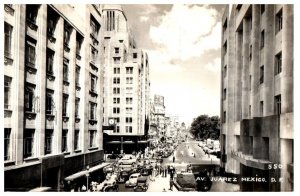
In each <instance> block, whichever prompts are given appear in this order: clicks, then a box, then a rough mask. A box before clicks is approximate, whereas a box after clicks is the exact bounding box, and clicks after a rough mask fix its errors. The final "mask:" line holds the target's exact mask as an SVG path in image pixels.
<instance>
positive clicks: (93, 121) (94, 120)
mask: <svg viewBox="0 0 300 196" xmlns="http://www.w3.org/2000/svg"><path fill="white" fill-rule="evenodd" d="M89 123H90V124H91V125H94V124H97V120H96V119H90V120H89Z"/></svg>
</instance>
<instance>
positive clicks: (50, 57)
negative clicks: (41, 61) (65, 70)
mask: <svg viewBox="0 0 300 196" xmlns="http://www.w3.org/2000/svg"><path fill="white" fill-rule="evenodd" d="M53 60H54V52H53V51H52V50H50V49H47V64H46V67H47V74H49V75H53Z"/></svg>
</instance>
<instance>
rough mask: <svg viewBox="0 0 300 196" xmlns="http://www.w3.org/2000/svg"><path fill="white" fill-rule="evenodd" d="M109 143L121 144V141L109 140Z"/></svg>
mask: <svg viewBox="0 0 300 196" xmlns="http://www.w3.org/2000/svg"><path fill="white" fill-rule="evenodd" d="M106 143H107V144H121V142H120V141H108V142H106Z"/></svg>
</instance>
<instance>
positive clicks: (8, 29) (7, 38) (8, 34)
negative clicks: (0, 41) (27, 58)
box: [4, 22, 12, 57]
mask: <svg viewBox="0 0 300 196" xmlns="http://www.w3.org/2000/svg"><path fill="white" fill-rule="evenodd" d="M4 34H5V35H4V55H5V56H6V57H11V46H12V42H11V41H12V26H10V25H9V24H7V23H6V22H5V23H4Z"/></svg>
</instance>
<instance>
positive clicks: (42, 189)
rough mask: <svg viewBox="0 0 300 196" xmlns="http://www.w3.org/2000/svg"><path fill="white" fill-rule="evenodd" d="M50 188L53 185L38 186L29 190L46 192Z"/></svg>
mask: <svg viewBox="0 0 300 196" xmlns="http://www.w3.org/2000/svg"><path fill="white" fill-rule="evenodd" d="M50 189H51V187H37V188H34V189H31V190H30V191H29V192H46V191H48V190H50Z"/></svg>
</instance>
